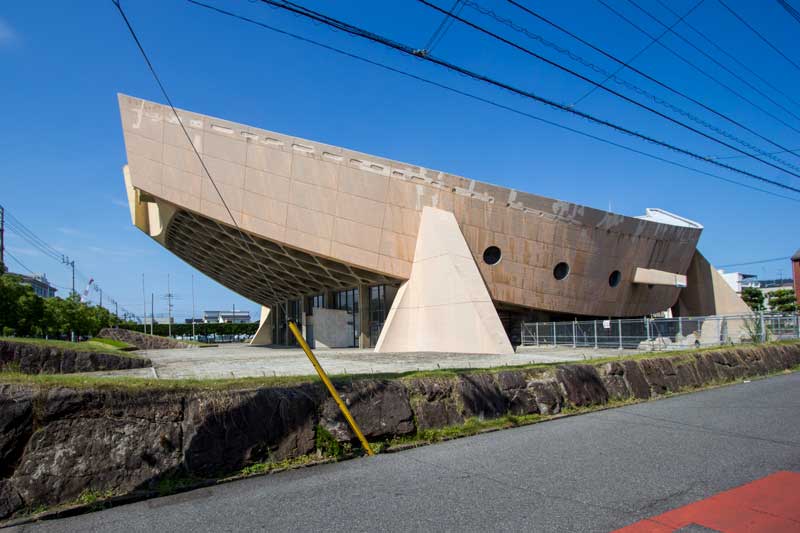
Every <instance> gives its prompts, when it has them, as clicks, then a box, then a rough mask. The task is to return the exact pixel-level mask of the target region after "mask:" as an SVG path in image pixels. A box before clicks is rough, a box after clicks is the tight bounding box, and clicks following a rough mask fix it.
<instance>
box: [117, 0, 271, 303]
mask: <svg viewBox="0 0 800 533" xmlns="http://www.w3.org/2000/svg"><path fill="white" fill-rule="evenodd" d="M111 2H112V3H113V4H114V5H115V6H116V7H117V10H118V11H119V14H120V16H121V17H122V20H123V21H124V22H125V25H126V26H127V28H128V31H129V32H130V34H131V37H132V38H133V40H134V42H135V43H136V46H137V47H138V49H139V52H141V54H142V57H143V58H144V61H145V63H147V68H148V69H149V70H150V73H151V74H152V75H153V78H154V79H155V81H156V83H157V84H158V87H159V89H160V90H161V94H162V95H163V96H164V98H165V99H166V101H167V104H168V105H169V107H170V109H171V110H172V113H173V114H174V115H175V118H176V119H177V121H178V124H180V126H181V129H182V130H183V133H184V135H185V136H186V140H187V141H188V142H189V145H190V146H191V147H192V150H193V151H194V154H195V156H196V157H197V159H198V161H199V162H200V165H201V166H202V167H203V171H204V172H205V174H206V176H207V177H208V180H209V181H210V182H211V185H212V186H213V187H214V190H215V191H216V193H217V196H218V197H219V199H220V201H221V202H222V205H223V207H225V211H227V212H228V215H229V216H230V218H231V222H232V223H233V226H234V227H235V228H236V231H237V232H238V233H239V236H240V237H241V239H242V241H243V242H244V245H245V248H246V250H247V251H248V253H249V254H250V257H251V258H252V259H253V262H255V264H256V266H257V267H258V270H259V271H260V273H261V275H262V276H263V278H264V282H265V283H266V285H267V287H269V288H270V290H272V286H273V285H272V281H271V280H270V279H269V277H268V276H267V275H266V273H265V272H264V270H263V267H262V266H261V261H259V260H258V259H257V258H256V255H255V254H254V253H253V250H252V248H251V247H250V242H251V240H252V239H251V238H250V237H249V236H247V235H245V233H244V232H243V231H242V229H241V227H239V224H238V223H237V222H236V218H235V217H234V216H233V213H232V212H231V210H230V208H229V207H228V203H227V202H226V201H225V198H223V196H222V192H221V191H220V190H219V187H217V184H216V182H215V181H214V178H213V177H212V176H211V172H209V170H208V167H207V166H206V163H205V161H204V160H203V157H202V156H201V155H200V152H199V151H198V150H197V147H196V146H195V144H194V141H193V140H192V137H191V135H189V132H188V131H187V130H186V126H185V125H184V124H183V121H182V120H181V118H180V116H179V115H178V111H177V110H176V109H175V106H174V105H173V104H172V99H171V98H170V97H169V94H168V93H167V90H166V88H165V87H164V84H163V83H162V82H161V78H159V76H158V73H157V72H156V69H155V67H154V66H153V63H152V62H151V61H150V58H149V57H148V55H147V52H145V50H144V47H143V46H142V43H141V41H139V37H138V36H137V35H136V32H135V31H134V29H133V26H131V23H130V21H129V20H128V17H127V16H126V15H125V11H124V10H123V9H122V5H120V0H111Z"/></svg>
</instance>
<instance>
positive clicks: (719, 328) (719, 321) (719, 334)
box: [716, 317, 722, 344]
mask: <svg viewBox="0 0 800 533" xmlns="http://www.w3.org/2000/svg"><path fill="white" fill-rule="evenodd" d="M716 320H717V344H722V318H721V317H717V319H716Z"/></svg>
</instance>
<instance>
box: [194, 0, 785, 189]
mask: <svg viewBox="0 0 800 533" xmlns="http://www.w3.org/2000/svg"><path fill="white" fill-rule="evenodd" d="M188 1H189V2H190V3H192V4H194V5H197V6H200V7H204V8H206V9H209V10H211V11H215V12H217V13H220V14H223V15H226V16H229V17H232V18H235V19H238V20H241V21H243V22H248V23H250V24H253V25H255V26H259V27H261V28H263V29H266V30H270V31H273V32H275V33H279V34H281V35H285V36H287V37H291V38H293V39H297V40H299V41H302V42H305V43H308V44H312V45H314V46H318V47H320V48H324V49H326V50H329V51H331V52H335V53H337V54H340V55H343V56H346V57H349V58H351V59H355V60H357V61H361V62H364V63H367V64H369V65H373V66H376V67H379V68H382V69H385V70H388V71H390V72H394V73H396V74H400V75H402V76H406V77H408V78H411V79H414V80H417V81H420V82H422V83H425V84H428V85H432V86H434V87H438V88H441V89H444V90H446V91H449V92H452V93H454V94H458V95H460V96H464V97H467V98H470V99H472V100H475V101H478V102H482V103H485V104H488V105H491V106H493V107H496V108H498V109H503V110H505V111H509V112H511V113H515V114H517V115H521V116H524V117H527V118H530V119H533V120H536V121H538V122H542V123H544V124H548V125H550V126H554V127H556V128H560V129H563V130H566V131H569V132H572V133H576V134H578V135H581V136H584V137H587V138H590V139H593V140H596V141H600V142H602V143H605V144H608V145H611V146H614V147H617V148H621V149H623V150H627V151H629V152H633V153H635V154H638V155H642V156H645V157H648V158H650V159H655V160H657V161H660V162H663V163H666V164H668V165H672V166H676V167H679V168H683V169H686V170H689V171H691V172H696V173H699V174H703V175H705V176H708V177H711V178H714V179H718V180H721V181H725V182H727V183H731V184H733V185H738V186H740V187H745V188H747V189H751V190H755V191H759V192H762V193H765V194H769V195H771V196H776V197H778V198H784V199H786V200H791V201H793V202H800V199H798V198H793V197H791V196H785V195H783V194H778V193H775V192H772V191H769V190H766V189H761V188H758V187H754V186H752V185H748V184H746V183H741V182H739V181H735V180H732V179H729V178H725V177H722V176H719V175H717V174H713V173H711V172H706V171H704V170H700V169H698V168H694V167H690V166H688V165H684V164H682V163H678V162H676V161H672V160H669V159H666V158H663V157H660V156H657V155H653V154H650V153H648V152H644V151H642V150H637V149H636V148H632V147H630V146H626V145H624V144H620V143H617V142H614V141H611V140H608V139H604V138H603V137H599V136H597V135H593V134H591V133H587V132H584V131H581V130H578V129H575V128H571V127H569V126H565V125H563V124H559V123H557V122H554V121H551V120H548V119H545V118H542V117H539V116H536V115H533V114H531V113H528V112H525V111H521V110H519V109H515V108H513V107H510V106H507V105H505V104H501V103H498V102H496V101H493V100H489V99H487V98H484V97H482V96H477V95H475V94H472V93H468V92H465V91H462V90H460V89H456V88H454V87H451V86H449V85H445V84H443V83H439V82H437V81H433V80H430V79H427V78H423V77H421V76H417V75H416V74H411V73H410V72H407V71H404V70H400V69H398V68H395V67H391V66H389V65H386V64H383V63H379V62H377V61H373V60H371V59H367V58H365V57H362V56H359V55H356V54H352V53H350V52H347V51H345V50H342V49H340V48H336V47H334V46H330V45H327V44H323V43H321V42H319V41H315V40H313V39H309V38H307V37H302V36H300V35H297V34H295V33H291V32H288V31H286V30H282V29H279V28H276V27H274V26H270V25H268V24H265V23H263V22H259V21H257V20H254V19H251V18H248V17H245V16H242V15H238V14H236V13H232V12H230V11H225V10H224V9H220V8H218V7H215V6H211V5H208V4H203V3H201V2H198V1H196V0H188Z"/></svg>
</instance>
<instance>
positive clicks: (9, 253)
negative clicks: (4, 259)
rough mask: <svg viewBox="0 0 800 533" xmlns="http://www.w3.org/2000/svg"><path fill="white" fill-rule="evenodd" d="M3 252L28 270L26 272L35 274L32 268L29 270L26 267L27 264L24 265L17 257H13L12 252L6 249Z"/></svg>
mask: <svg viewBox="0 0 800 533" xmlns="http://www.w3.org/2000/svg"><path fill="white" fill-rule="evenodd" d="M5 254H6V255H7V256H8V257H10V258H11V259H13V260H14V262H16V263H17V264H18V265H19V266H21V267H22V268H24V269H25V270H27V271H28V273H30V274H36V273H35V272H34V271H33V270H31V269H30V268H28V267H27V266H25V263H23V262H22V261H20V260H19V259H17V258H16V257H14V254H12V253H11V252H9V251H8V250H6V251H5Z"/></svg>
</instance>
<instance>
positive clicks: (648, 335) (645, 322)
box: [644, 317, 650, 344]
mask: <svg viewBox="0 0 800 533" xmlns="http://www.w3.org/2000/svg"><path fill="white" fill-rule="evenodd" d="M644 329H646V330H647V343H648V344H650V321H649V320H647V317H644Z"/></svg>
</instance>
